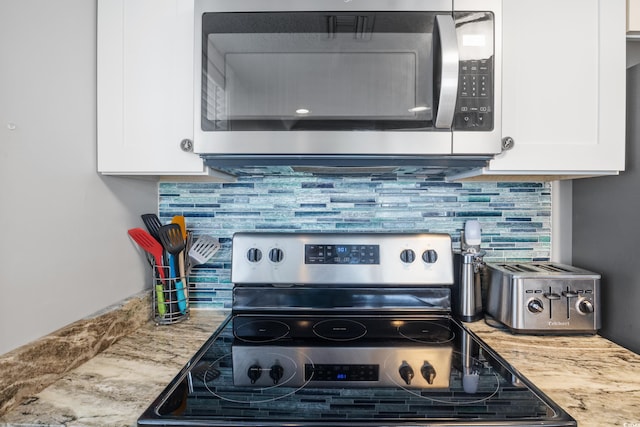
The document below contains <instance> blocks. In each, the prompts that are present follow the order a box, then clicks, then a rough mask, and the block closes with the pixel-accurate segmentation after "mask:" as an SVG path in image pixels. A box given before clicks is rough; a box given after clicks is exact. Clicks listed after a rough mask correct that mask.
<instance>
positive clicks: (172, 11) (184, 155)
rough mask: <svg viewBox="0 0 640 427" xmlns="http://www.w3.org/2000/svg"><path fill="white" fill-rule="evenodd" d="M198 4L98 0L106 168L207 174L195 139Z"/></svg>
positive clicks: (101, 154) (101, 148)
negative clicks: (185, 147)
mask: <svg viewBox="0 0 640 427" xmlns="http://www.w3.org/2000/svg"><path fill="white" fill-rule="evenodd" d="M193 19H194V17H193V2H192V1H188V0H98V171H99V172H102V173H106V174H143V175H144V174H149V175H165V174H178V175H180V174H204V173H206V169H205V167H204V166H203V162H202V160H201V159H200V158H199V157H198V156H197V155H196V154H193V153H189V152H184V151H182V150H181V148H180V142H181V141H182V140H183V139H190V140H193V55H194V53H193V46H194V35H193V27H194V24H193Z"/></svg>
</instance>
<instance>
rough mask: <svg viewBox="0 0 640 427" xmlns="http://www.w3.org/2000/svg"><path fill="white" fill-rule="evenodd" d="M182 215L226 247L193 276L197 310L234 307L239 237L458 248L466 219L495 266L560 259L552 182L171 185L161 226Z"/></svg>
mask: <svg viewBox="0 0 640 427" xmlns="http://www.w3.org/2000/svg"><path fill="white" fill-rule="evenodd" d="M174 215H184V217H185V221H186V225H187V229H189V230H190V231H192V232H193V235H194V237H195V238H197V237H198V236H200V235H204V234H206V235H210V236H213V237H216V238H218V239H219V240H220V243H221V249H220V251H218V252H217V253H216V254H215V255H214V256H213V258H211V259H210V260H209V261H208V262H207V263H206V264H203V265H200V266H196V267H194V268H193V271H192V273H191V276H190V286H191V292H190V293H189V298H190V302H191V306H192V307H193V308H230V307H231V289H232V286H233V285H232V283H231V281H230V276H231V271H230V268H231V237H232V236H233V233H235V232H237V231H265V232H266V231H277V232H293V231H313V232H318V231H332V232H358V231H362V232H436V233H449V234H450V235H451V237H452V240H453V246H454V248H455V249H457V248H459V246H460V231H461V230H462V229H463V228H464V223H465V221H467V220H469V219H477V220H479V221H480V224H481V227H482V247H483V249H485V250H486V251H487V255H486V256H485V260H486V261H493V262H495V261H511V260H513V261H528V260H529V261H530V260H548V259H549V257H550V251H551V185H550V184H549V183H538V182H530V183H522V182H517V183H513V182H482V183H480V182H466V183H451V182H444V181H429V180H424V179H420V178H404V177H403V178H400V177H390V178H388V179H385V178H380V177H378V178H369V177H298V176H295V177H291V176H286V177H242V178H239V179H238V181H237V182H232V183H202V182H199V183H193V182H162V183H160V185H159V216H160V220H161V221H162V222H163V223H168V222H170V221H171V219H172V218H173V216H174Z"/></svg>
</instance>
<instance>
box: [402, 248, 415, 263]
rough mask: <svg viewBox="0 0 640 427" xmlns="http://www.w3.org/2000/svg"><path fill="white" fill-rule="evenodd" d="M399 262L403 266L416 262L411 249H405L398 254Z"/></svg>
mask: <svg viewBox="0 0 640 427" xmlns="http://www.w3.org/2000/svg"><path fill="white" fill-rule="evenodd" d="M400 260H401V261H402V262H404V263H405V264H411V263H412V262H413V261H415V260H416V253H415V252H414V251H413V250H411V249H405V250H403V251H402V252H400Z"/></svg>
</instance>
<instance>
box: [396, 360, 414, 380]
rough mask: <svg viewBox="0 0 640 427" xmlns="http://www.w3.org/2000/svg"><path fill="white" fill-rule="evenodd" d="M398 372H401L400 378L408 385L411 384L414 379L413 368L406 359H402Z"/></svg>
mask: <svg viewBox="0 0 640 427" xmlns="http://www.w3.org/2000/svg"><path fill="white" fill-rule="evenodd" d="M398 372H399V373H400V378H402V379H403V380H404V382H405V383H406V384H407V385H411V380H412V379H413V368H411V366H409V364H408V363H407V362H406V360H403V361H402V364H401V365H400V369H398Z"/></svg>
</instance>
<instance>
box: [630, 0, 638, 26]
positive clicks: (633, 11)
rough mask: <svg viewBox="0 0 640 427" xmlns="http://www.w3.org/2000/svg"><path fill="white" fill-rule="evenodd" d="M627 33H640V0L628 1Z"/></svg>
mask: <svg viewBox="0 0 640 427" xmlns="http://www.w3.org/2000/svg"><path fill="white" fill-rule="evenodd" d="M627 31H636V32H638V31H640V0H627Z"/></svg>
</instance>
